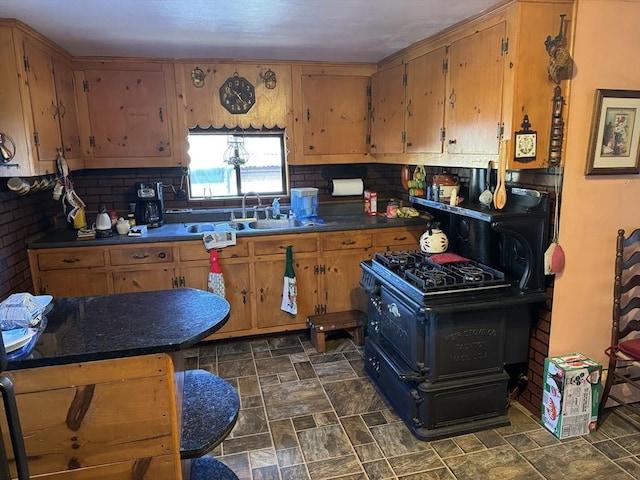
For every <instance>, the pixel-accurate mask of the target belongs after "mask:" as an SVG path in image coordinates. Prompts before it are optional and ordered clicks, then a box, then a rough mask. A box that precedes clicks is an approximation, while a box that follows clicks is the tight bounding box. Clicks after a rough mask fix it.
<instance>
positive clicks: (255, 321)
mask: <svg viewBox="0 0 640 480" xmlns="http://www.w3.org/2000/svg"><path fill="white" fill-rule="evenodd" d="M424 229H425V228H424V227H422V226H411V227H393V228H375V229H366V230H349V231H332V232H319V233H302V234H293V235H290V234H288V235H272V236H260V237H242V238H238V243H237V244H236V245H234V246H230V247H226V248H223V249H221V250H219V252H218V257H219V263H220V266H221V269H222V272H223V276H224V282H225V287H226V288H225V290H226V299H227V301H228V302H229V304H230V305H231V311H230V315H229V319H228V321H227V322H226V324H225V325H224V326H223V327H222V328H221V329H220V330H218V331H217V332H216V333H215V334H213V335H211V336H209V337H207V339H206V340H215V339H220V338H232V337H241V336H248V335H257V334H261V333H277V332H283V331H289V330H300V329H304V328H306V319H307V317H308V316H309V315H317V314H323V313H331V312H340V311H345V310H354V309H364V308H365V305H366V298H365V295H364V292H363V291H362V289H360V288H359V281H360V275H361V269H360V262H361V261H363V260H368V259H370V258H371V257H372V256H373V254H374V253H375V252H383V251H386V250H409V249H416V248H419V247H418V245H419V238H420V235H421V234H422V233H423V232H424ZM288 245H291V246H292V250H293V262H294V265H293V266H294V272H295V275H296V284H297V303H298V313H297V314H296V315H293V314H290V313H287V312H285V311H283V310H282V309H281V304H282V293H283V292H282V289H283V279H284V271H285V258H286V248H287V246H288ZM29 261H30V264H31V274H32V278H33V283H34V289H35V291H36V292H37V293H39V294H45V293H46V294H50V295H53V296H54V297H69V296H78V295H101V294H107V293H125V292H142V291H149V290H168V289H171V288H183V287H191V288H197V289H201V290H206V289H207V278H208V275H209V269H210V259H209V252H207V251H206V250H205V249H204V247H203V245H202V242H201V241H200V240H192V241H191V240H189V241H178V242H163V243H148V244H142V245H123V246H120V247H115V246H108V247H94V246H92V247H78V248H58V249H38V250H29Z"/></svg>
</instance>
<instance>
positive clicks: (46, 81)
mask: <svg viewBox="0 0 640 480" xmlns="http://www.w3.org/2000/svg"><path fill="white" fill-rule="evenodd" d="M24 53H25V56H26V57H27V58H26V59H27V64H28V68H27V83H28V84H29V97H30V100H31V111H32V114H33V127H34V131H33V132H31V133H32V135H33V139H34V141H35V146H36V150H37V152H38V161H40V162H44V161H53V160H55V159H56V157H57V156H58V155H57V149H58V148H60V147H61V142H60V124H59V121H58V114H59V113H58V104H57V103H58V102H57V98H56V90H55V83H54V79H53V59H52V58H51V54H50V53H49V52H47V51H45V50H42V49H41V48H39V47H38V46H37V45H36V43H35V42H33V41H31V40H30V39H29V38H26V39H25V41H24Z"/></svg>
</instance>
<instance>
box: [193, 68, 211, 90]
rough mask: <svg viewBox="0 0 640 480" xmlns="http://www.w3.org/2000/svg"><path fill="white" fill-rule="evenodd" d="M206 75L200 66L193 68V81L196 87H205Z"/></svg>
mask: <svg viewBox="0 0 640 480" xmlns="http://www.w3.org/2000/svg"><path fill="white" fill-rule="evenodd" d="M206 76H207V74H206V73H204V71H203V70H202V69H201V68H200V67H196V68H194V69H193V70H191V83H192V84H193V86H194V87H196V88H202V87H204V77H206Z"/></svg>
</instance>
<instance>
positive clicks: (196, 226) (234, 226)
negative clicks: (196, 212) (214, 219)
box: [185, 222, 246, 233]
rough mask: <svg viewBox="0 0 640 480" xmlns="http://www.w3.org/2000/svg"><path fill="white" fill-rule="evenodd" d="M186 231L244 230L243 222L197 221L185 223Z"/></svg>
mask: <svg viewBox="0 0 640 480" xmlns="http://www.w3.org/2000/svg"><path fill="white" fill-rule="evenodd" d="M185 227H186V229H187V232H188V233H202V232H211V231H224V230H227V231H228V230H244V229H245V228H246V227H245V224H244V223H236V222H220V223H209V222H199V223H191V224H187V225H185Z"/></svg>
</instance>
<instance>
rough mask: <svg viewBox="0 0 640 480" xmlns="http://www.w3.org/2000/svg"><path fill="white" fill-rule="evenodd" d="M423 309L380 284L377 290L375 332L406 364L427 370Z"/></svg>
mask: <svg viewBox="0 0 640 480" xmlns="http://www.w3.org/2000/svg"><path fill="white" fill-rule="evenodd" d="M424 321H425V312H424V309H422V308H421V307H420V305H418V304H416V303H414V302H413V301H411V300H410V299H409V298H407V297H405V296H402V297H401V296H400V295H397V294H395V293H393V292H391V291H389V290H388V289H387V288H385V287H384V286H383V287H382V288H381V292H380V317H379V325H378V329H379V334H380V337H382V338H383V339H384V340H386V342H385V343H386V344H388V345H389V346H390V347H391V348H393V350H394V352H395V353H396V354H397V355H399V356H400V357H401V358H402V359H403V360H404V361H405V363H407V365H409V367H410V368H412V369H413V370H415V371H416V372H424V371H425V370H428V367H429V366H428V365H425V363H424V349H425V345H424V340H425V324H424Z"/></svg>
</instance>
